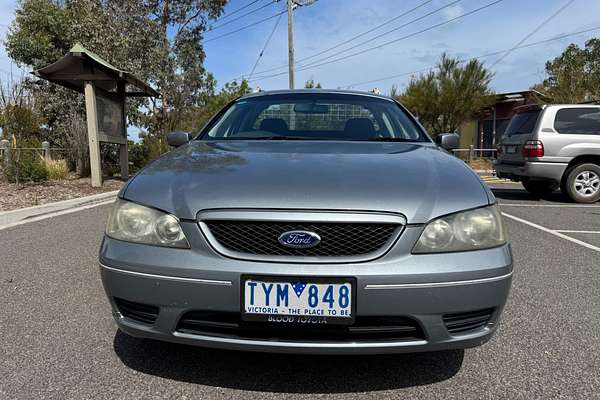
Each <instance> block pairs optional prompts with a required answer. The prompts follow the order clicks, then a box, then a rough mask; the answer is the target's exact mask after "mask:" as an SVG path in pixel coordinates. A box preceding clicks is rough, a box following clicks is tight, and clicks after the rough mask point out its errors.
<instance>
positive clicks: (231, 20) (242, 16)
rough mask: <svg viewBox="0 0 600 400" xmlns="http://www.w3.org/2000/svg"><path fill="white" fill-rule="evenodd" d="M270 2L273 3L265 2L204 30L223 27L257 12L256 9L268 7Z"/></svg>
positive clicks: (210, 30) (209, 30)
mask: <svg viewBox="0 0 600 400" xmlns="http://www.w3.org/2000/svg"><path fill="white" fill-rule="evenodd" d="M271 4H273V3H272V2H271V1H269V2H268V3H267V4H263V5H262V6H260V7H258V8H256V9H254V10H252V11H248V12H247V13H245V14H242V15H240V16H239V17H235V18H234V19H230V20H229V21H227V22H224V23H222V24H219V25H216V26H213V27H211V28H209V29H208V30H207V31H206V32H212V31H214V30H216V29H219V28H222V27H224V26H226V25H229V24H231V23H233V22H235V21H239V20H240V19H242V18H244V17H247V16H248V15H250V14H254V13H255V12H257V11H260V10H262V9H263V8H266V7H269V6H270V5H271Z"/></svg>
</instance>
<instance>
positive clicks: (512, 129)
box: [504, 110, 541, 135]
mask: <svg viewBox="0 0 600 400" xmlns="http://www.w3.org/2000/svg"><path fill="white" fill-rule="evenodd" d="M540 112H541V111H540V110H535V111H526V112H522V113H518V114H515V115H514V116H513V117H512V119H511V120H510V123H509V124H508V126H507V127H506V131H505V132H504V134H505V135H523V134H528V133H532V132H533V130H534V129H535V125H536V124H537V120H538V117H539V116H540Z"/></svg>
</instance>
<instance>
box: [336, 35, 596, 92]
mask: <svg viewBox="0 0 600 400" xmlns="http://www.w3.org/2000/svg"><path fill="white" fill-rule="evenodd" d="M597 30H600V26H596V27H593V28H589V29H585V30H581V31H577V32H572V33H565V34H563V35H559V36H554V37H551V38H548V39H543V40H540V41H537V42H532V43H528V44H525V45H521V46H518V47H514V46H513V48H514V50H519V49H525V48H528V47H533V46H539V45H541V44H546V43H550V42H554V41H557V40H561V39H565V38H567V37H571V36H577V35H581V34H584V33H588V32H593V31H597ZM507 50H509V49H504V50H498V51H494V52H492V53H486V54H482V55H480V56H477V57H472V58H470V59H469V60H479V59H482V58H487V57H493V56H496V55H498V54H502V53H505V52H506V51H507ZM469 60H465V59H462V60H460V62H461V63H464V62H466V61H469ZM434 69H437V65H432V66H430V67H427V68H423V69H420V70H416V71H411V72H402V73H399V74H395V75H389V76H385V77H381V78H375V79H371V80H368V81H362V82H355V83H351V84H349V85H344V87H346V88H351V87H356V86H362V85H367V84H369V83H375V82H381V81H386V80H389V79H395V78H400V77H403V76H410V75H414V74H418V73H421V72H427V71H431V70H434Z"/></svg>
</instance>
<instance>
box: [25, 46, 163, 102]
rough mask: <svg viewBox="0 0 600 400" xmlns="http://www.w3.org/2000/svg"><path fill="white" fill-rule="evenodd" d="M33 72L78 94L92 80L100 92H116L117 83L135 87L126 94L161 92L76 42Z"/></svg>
mask: <svg viewBox="0 0 600 400" xmlns="http://www.w3.org/2000/svg"><path fill="white" fill-rule="evenodd" d="M33 74H34V75H36V76H39V77H40V78H43V79H46V80H48V81H50V82H53V83H56V84H57V85H61V86H64V87H67V88H69V89H72V90H75V91H77V92H80V93H83V92H84V87H85V82H86V81H88V82H89V81H93V82H94V85H95V86H96V89H97V90H98V94H99V95H103V94H104V95H111V94H117V90H118V88H119V86H122V85H123V84H127V85H129V86H130V87H133V88H135V91H132V92H125V93H124V95H125V97H159V96H160V93H158V92H157V91H156V90H154V89H152V88H151V87H150V86H149V85H148V84H146V83H145V82H144V81H142V80H141V79H139V78H137V77H136V76H134V75H133V74H131V73H129V72H126V71H122V70H120V69H118V68H117V67H115V66H113V65H111V64H110V63H109V62H107V61H105V60H103V59H102V58H101V57H100V56H99V55H97V54H95V53H94V52H92V51H90V50H88V49H86V48H85V47H83V46H82V45H81V44H79V43H77V44H76V45H75V46H73V48H72V49H71V50H69V52H68V53H67V54H66V55H65V56H64V57H63V58H61V59H60V60H58V61H56V62H55V63H53V64H50V65H48V66H46V67H44V68H40V69H38V70H36V71H34V72H33Z"/></svg>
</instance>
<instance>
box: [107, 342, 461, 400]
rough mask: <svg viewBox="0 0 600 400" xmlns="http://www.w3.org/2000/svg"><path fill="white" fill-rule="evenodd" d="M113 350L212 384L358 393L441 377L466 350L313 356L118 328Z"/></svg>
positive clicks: (131, 360) (169, 373) (126, 359)
mask: <svg viewBox="0 0 600 400" xmlns="http://www.w3.org/2000/svg"><path fill="white" fill-rule="evenodd" d="M114 350H115V352H116V354H117V356H118V357H119V358H120V359H121V361H122V362H123V363H124V364H125V365H126V366H127V367H129V368H132V369H134V370H136V371H139V372H142V373H145V374H150V375H155V376H159V377H162V378H167V379H173V380H177V381H182V382H189V383H196V384H200V385H207V386H213V387H224V388H230V389H238V390H251V391H263V392H284V393H315V394H317V393H353V392H366V391H374V390H390V389H399V388H404V387H409V386H420V385H426V384H430V383H435V382H440V381H443V380H446V379H449V378H451V377H453V376H454V375H455V374H456V373H457V372H458V371H459V370H460V368H461V366H462V362H463V358H464V351H463V350H453V351H444V352H435V353H415V354H396V355H384V356H331V355H329V356H311V355H297V354H267V353H251V352H237V351H226V350H214V349H205V348H200V347H194V346H185V345H179V344H173V343H165V342H159V341H154V340H148V339H138V338H134V337H131V336H128V335H126V334H124V333H122V332H121V331H117V333H116V334H115V338H114Z"/></svg>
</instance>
